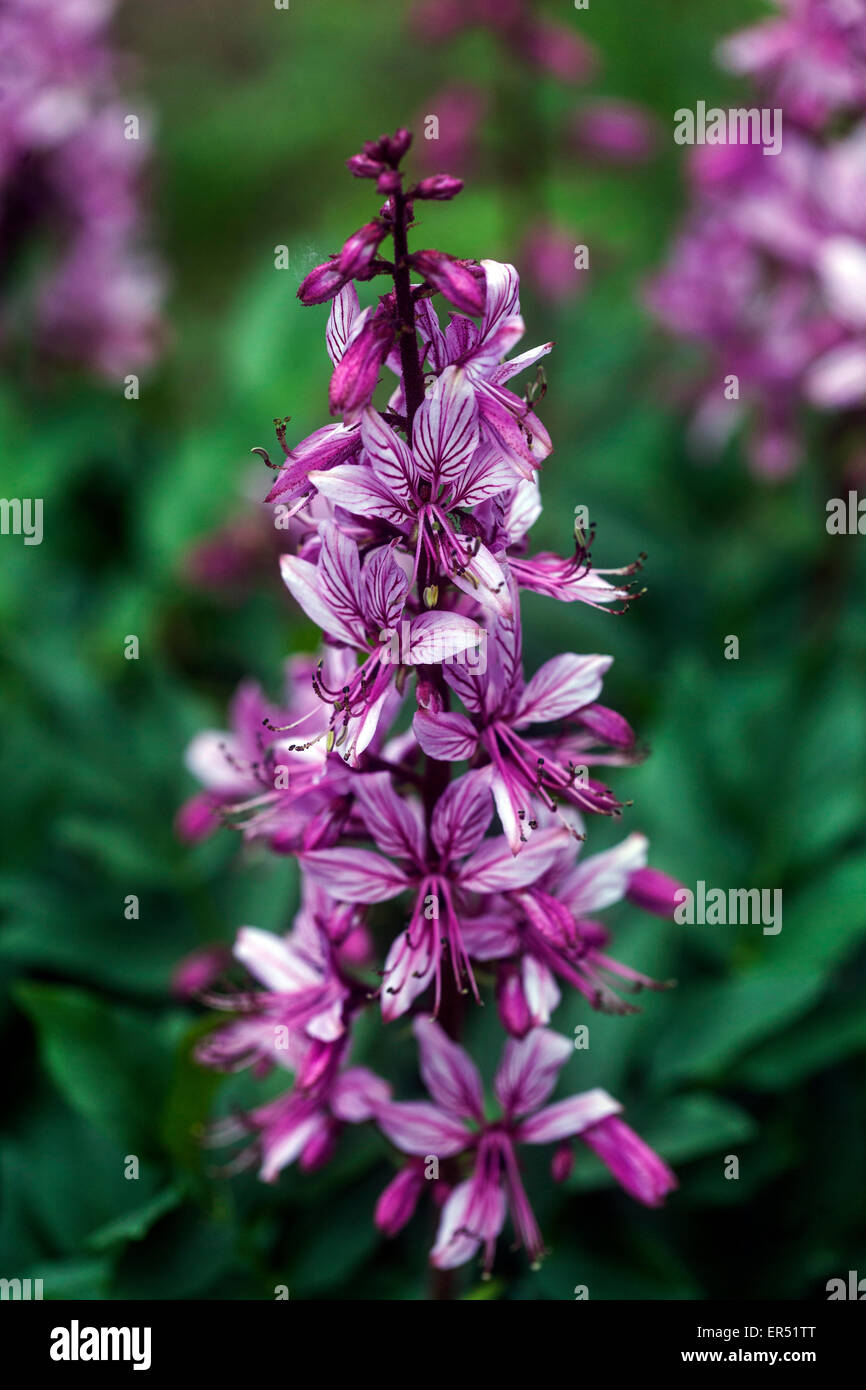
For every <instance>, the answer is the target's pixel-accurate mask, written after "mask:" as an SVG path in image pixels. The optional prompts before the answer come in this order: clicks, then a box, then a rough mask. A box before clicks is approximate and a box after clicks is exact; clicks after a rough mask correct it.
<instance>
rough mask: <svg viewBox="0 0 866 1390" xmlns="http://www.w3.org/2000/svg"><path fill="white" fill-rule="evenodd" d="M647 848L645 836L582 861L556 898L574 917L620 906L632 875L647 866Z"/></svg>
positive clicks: (633, 836) (564, 880)
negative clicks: (619, 903) (616, 905)
mask: <svg viewBox="0 0 866 1390" xmlns="http://www.w3.org/2000/svg"><path fill="white" fill-rule="evenodd" d="M647 848H648V841H647V838H646V836H645V835H639V834H634V835H629V836H627V838H626V839H625V840H622V841H621V842H620V843H619V844H618V845H614V846H613V848H612V849H607V850H605V851H604V852H603V853H602V854H591V855H589V856H588V858H586V859H581V860H580V862H579V863H578V864H576V865H575V867H574V868H573V869H572V870H571V871H570V873H569V874H567V876H566V877H565V878H564V879H563V880H562V881H561V882H560V883H559V884H558V885H557V889H556V896H557V898H558V899H559V901H560V902H562V903H564V904H565V905H566V907H567V908H568V909H569V911H570V912H571V913H572V914H573V915H574V916H575V917H585V916H587V915H588V914H589V913H592V912H600V911H601V909H602V908H604V907H610V906H611V904H612V903H618V902H620V901H621V900H622V899H623V898H624V897H625V895H626V891H627V889H628V885H629V879H630V878H631V875H632V874H633V873H635V872H636V871H637V870H638V869H642V868H643V867H644V865H645V864H646V856H647Z"/></svg>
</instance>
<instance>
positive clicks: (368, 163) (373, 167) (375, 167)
mask: <svg viewBox="0 0 866 1390" xmlns="http://www.w3.org/2000/svg"><path fill="white" fill-rule="evenodd" d="M346 168H347V169H348V170H349V173H350V174H354V175H355V178H356V179H376V178H378V177H379V175H380V174H381V172H382V170H383V168H384V165H383V164H382V161H381V160H379V159H370V158H369V156H368V155H366V154H353V155H352V157H351V159H347V160H346Z"/></svg>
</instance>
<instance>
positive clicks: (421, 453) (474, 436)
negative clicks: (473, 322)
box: [412, 367, 478, 480]
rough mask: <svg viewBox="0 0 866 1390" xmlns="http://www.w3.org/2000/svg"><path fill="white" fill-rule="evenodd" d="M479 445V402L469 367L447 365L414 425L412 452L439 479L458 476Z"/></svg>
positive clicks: (427, 397) (416, 417) (423, 404)
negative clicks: (469, 377)
mask: <svg viewBox="0 0 866 1390" xmlns="http://www.w3.org/2000/svg"><path fill="white" fill-rule="evenodd" d="M477 447H478V406H477V404H476V401H475V392H474V391H473V389H472V387H471V385H470V383H469V380H468V378H467V376H466V373H465V371H463V369H462V368H460V367H446V369H445V371H444V372H443V373H442V375H441V376H440V377H438V378H437V380H436V383H435V385H434V387H433V389H432V391H431V392H430V394H429V395H428V396H426V397H425V399H424V401H423V402H422V404H421V406H420V408H419V410H418V412H417V414H416V416H415V421H414V424H413V426H412V452H413V454H414V455H415V458H416V460H417V461H418V463H419V464H421V465H422V466H423V467H424V468H425V470H426V471H428V472H429V474H430V475H431V476H432V477H434V478H436V479H437V480H450V479H453V478H455V477H457V476H458V475H459V474H460V473H461V471H462V470H463V469H464V468H465V466H466V464H467V463H468V462H469V460H470V459H471V457H472V455H473V454H474V453H475V450H476V449H477Z"/></svg>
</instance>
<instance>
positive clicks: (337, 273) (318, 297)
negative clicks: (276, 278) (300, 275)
mask: <svg viewBox="0 0 866 1390" xmlns="http://www.w3.org/2000/svg"><path fill="white" fill-rule="evenodd" d="M348 279H350V276H348V275H346V274H345V273H344V272H343V271H342V270H341V269H340V263H339V259H338V258H337V257H336V256H332V257H331V259H330V260H329V261H325V262H324V263H323V264H322V265H317V266H316V268H315V269H314V270H311V271H310V273H309V275H307V276H305V277H304V279H303V280H302V281H301V283H300V285H299V286H298V299H299V300H300V301H301V303H302V304H308V305H309V304H324V303H325V302H326V300H328V299H333V298H334V295H335V294H339V293H340V290H341V289H342V288H343V286H344V285H345V283H346V281H347V280H348Z"/></svg>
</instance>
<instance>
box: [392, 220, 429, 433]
mask: <svg viewBox="0 0 866 1390" xmlns="http://www.w3.org/2000/svg"><path fill="white" fill-rule="evenodd" d="M391 212H392V217H393V236H394V292H395V295H396V299H397V315H398V318H399V321H400V330H399V332H400V363H401V366H402V368H403V390H404V393H405V396H406V424H407V434H408V436H409V439H410V441H411V438H412V421H413V419H414V418H415V411H416V410H417V409H418V407H419V405H420V404H421V402H422V401H423V399H424V374H423V372H422V371H421V362H420V360H419V358H418V335H417V331H416V328H415V306H414V304H413V303H412V287H411V283H410V280H409V240H408V234H407V230H408V221H409V204H408V200H407V198H406V195H405V194H404V193H394V194H393V195H392V198H391Z"/></svg>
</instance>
